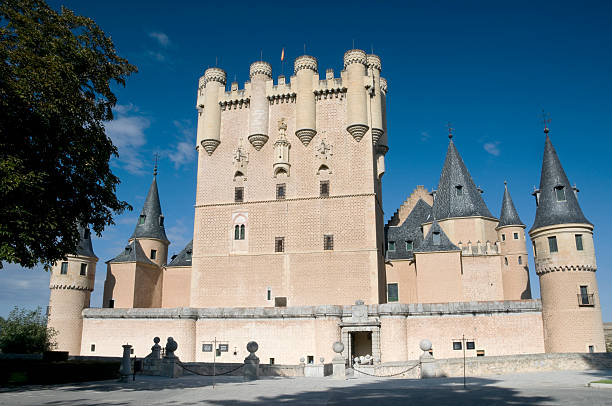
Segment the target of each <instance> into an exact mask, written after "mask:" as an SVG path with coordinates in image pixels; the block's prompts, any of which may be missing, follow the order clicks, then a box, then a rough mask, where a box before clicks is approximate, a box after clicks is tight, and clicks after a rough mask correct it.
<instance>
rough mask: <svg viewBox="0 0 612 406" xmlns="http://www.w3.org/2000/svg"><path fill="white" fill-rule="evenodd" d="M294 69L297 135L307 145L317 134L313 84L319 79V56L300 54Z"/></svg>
mask: <svg viewBox="0 0 612 406" xmlns="http://www.w3.org/2000/svg"><path fill="white" fill-rule="evenodd" d="M294 69H295V76H296V77H297V90H296V100H295V103H296V106H295V135H296V136H297V137H298V138H299V139H300V141H302V144H304V146H307V145H308V144H310V141H311V140H312V139H313V138H314V136H315V135H316V134H317V128H316V125H317V116H316V104H315V94H314V86H313V85H314V83H315V80H318V70H317V58H315V57H314V56H310V55H302V56H299V57H297V58H296V59H295V63H294Z"/></svg>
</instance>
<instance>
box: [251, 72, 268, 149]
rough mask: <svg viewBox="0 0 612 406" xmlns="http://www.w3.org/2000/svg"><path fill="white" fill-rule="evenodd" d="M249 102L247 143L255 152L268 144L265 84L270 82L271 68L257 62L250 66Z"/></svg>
mask: <svg viewBox="0 0 612 406" xmlns="http://www.w3.org/2000/svg"><path fill="white" fill-rule="evenodd" d="M249 77H250V78H251V100H250V103H249V105H250V107H249V109H250V111H249V142H250V143H251V145H253V147H255V149H256V150H257V151H259V150H260V149H261V147H263V146H264V145H265V143H266V142H268V116H269V110H270V103H269V102H268V99H267V97H266V82H267V81H268V80H272V66H271V65H270V64H269V63H268V62H264V61H258V62H253V63H252V64H251V68H250V69H249Z"/></svg>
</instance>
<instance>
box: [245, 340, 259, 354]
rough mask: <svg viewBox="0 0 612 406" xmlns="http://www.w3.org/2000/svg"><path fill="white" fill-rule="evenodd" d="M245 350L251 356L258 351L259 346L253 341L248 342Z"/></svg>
mask: <svg viewBox="0 0 612 406" xmlns="http://www.w3.org/2000/svg"><path fill="white" fill-rule="evenodd" d="M246 349H247V351H248V352H250V353H251V354H253V353H254V352H257V350H258V349H259V344H257V343H256V342H255V341H249V343H248V344H247V346H246Z"/></svg>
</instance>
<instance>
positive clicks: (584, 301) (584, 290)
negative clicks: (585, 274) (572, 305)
mask: <svg viewBox="0 0 612 406" xmlns="http://www.w3.org/2000/svg"><path fill="white" fill-rule="evenodd" d="M589 296H593V295H589V290H588V286H586V285H582V286H580V304H581V305H591V304H592V303H591V300H589V299H590V297H589Z"/></svg>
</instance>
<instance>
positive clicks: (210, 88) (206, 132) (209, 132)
mask: <svg viewBox="0 0 612 406" xmlns="http://www.w3.org/2000/svg"><path fill="white" fill-rule="evenodd" d="M225 80H226V75H225V71H224V70H223V69H219V68H208V69H206V71H205V72H204V77H203V82H204V104H203V106H202V105H200V106H198V107H199V108H200V109H202V108H203V111H202V112H201V114H199V118H198V140H200V145H202V147H203V148H204V149H205V150H206V152H207V153H208V155H212V153H213V152H214V151H215V149H216V148H217V146H218V145H219V144H220V143H221V106H220V105H219V95H220V93H221V92H222V91H225V83H226V82H225Z"/></svg>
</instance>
